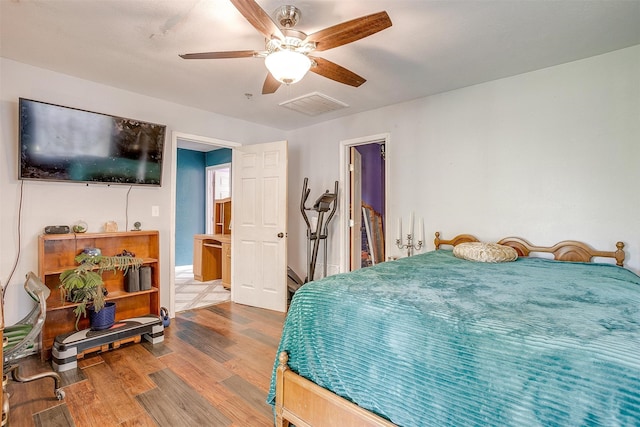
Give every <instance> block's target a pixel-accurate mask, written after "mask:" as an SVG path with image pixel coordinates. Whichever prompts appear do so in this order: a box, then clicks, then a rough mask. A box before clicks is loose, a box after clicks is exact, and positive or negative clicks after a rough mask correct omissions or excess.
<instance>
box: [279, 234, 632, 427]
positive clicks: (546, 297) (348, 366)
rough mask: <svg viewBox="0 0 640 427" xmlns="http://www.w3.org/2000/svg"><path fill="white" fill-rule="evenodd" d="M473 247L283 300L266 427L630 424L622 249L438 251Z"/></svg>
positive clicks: (628, 316) (311, 286)
mask: <svg viewBox="0 0 640 427" xmlns="http://www.w3.org/2000/svg"><path fill="white" fill-rule="evenodd" d="M474 241H476V242H477V241H478V239H476V238H475V237H474V236H472V235H468V234H464V235H459V236H456V237H454V238H453V239H451V240H443V239H441V238H440V234H439V233H436V239H435V246H436V249H437V250H435V251H432V252H428V253H424V254H420V255H416V256H413V257H409V258H402V259H399V260H397V261H393V262H386V263H382V264H379V265H377V266H375V267H370V268H367V269H362V270H358V271H354V272H351V273H346V274H338V275H334V276H330V277H327V278H325V279H322V280H318V281H315V282H311V283H308V284H306V285H304V286H303V287H302V288H301V289H300V290H299V291H298V292H296V294H295V296H294V298H293V300H292V303H291V306H290V308H289V312H288V314H287V319H286V321H285V324H284V328H283V333H282V337H281V341H280V345H279V349H278V356H277V360H276V363H275V364H274V370H273V377H272V382H271V388H270V391H269V396H268V399H267V400H268V402H270V403H271V404H272V405H274V413H275V419H276V425H277V426H288V425H289V424H290V423H291V424H294V425H296V426H297V427H303V426H342V427H348V426H393V425H400V426H456V427H458V426H578V425H580V426H585V425H586V426H588V425H594V426H595V425H611V426H637V425H640V277H638V276H637V275H636V274H634V273H633V272H631V271H629V270H627V269H624V268H621V266H622V264H623V262H624V251H623V248H624V245H623V244H622V243H620V242H619V243H617V244H616V249H615V250H613V251H597V250H594V249H592V248H591V247H590V246H589V245H586V244H584V243H581V242H577V241H565V242H561V243H558V244H557V245H554V246H551V247H541V246H535V245H532V244H530V243H529V242H528V241H527V240H525V239H522V238H518V237H512V238H506V239H502V240H501V241H500V242H499V243H500V244H501V245H505V246H509V247H512V248H514V249H515V250H516V252H517V254H518V256H519V257H518V259H517V260H516V261H514V262H505V263H480V262H471V261H467V260H464V259H460V258H458V257H456V256H454V255H453V252H452V250H451V249H450V248H451V247H452V246H456V245H459V244H461V243H467V242H474ZM538 253H541V254H543V255H546V257H542V258H538V257H533V256H532V255H534V254H538ZM548 257H552V258H553V259H548ZM602 257H607V258H609V257H610V258H613V259H614V260H615V264H617V265H614V264H613V263H604V262H591V261H603V260H601V259H600V258H602ZM566 261H571V262H566Z"/></svg>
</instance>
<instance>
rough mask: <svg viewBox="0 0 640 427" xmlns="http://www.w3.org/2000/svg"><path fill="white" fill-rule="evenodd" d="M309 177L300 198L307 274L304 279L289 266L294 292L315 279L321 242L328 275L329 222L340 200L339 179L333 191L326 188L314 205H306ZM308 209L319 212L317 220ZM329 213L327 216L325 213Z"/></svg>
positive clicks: (292, 291)
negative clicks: (305, 231)
mask: <svg viewBox="0 0 640 427" xmlns="http://www.w3.org/2000/svg"><path fill="white" fill-rule="evenodd" d="M308 182H309V178H305V179H304V184H303V186H302V197H301V199H300V213H302V217H303V218H304V222H305V224H306V225H307V275H306V276H305V278H304V281H303V280H301V279H300V277H298V275H297V274H296V273H295V272H294V271H293V270H291V268H289V269H288V270H289V271H288V276H289V291H291V293H292V294H293V293H294V292H295V291H297V290H298V289H299V288H300V286H302V285H304V284H305V283H307V282H310V281H312V280H313V278H314V276H315V271H316V262H317V260H318V251H319V249H320V243H321V242H322V243H323V250H324V268H323V270H324V271H323V273H324V277H326V276H327V237H328V236H329V223H330V222H331V219H332V218H333V216H334V215H335V213H336V208H337V200H338V181H336V182H335V187H334V190H333V193H330V192H329V190H326V191H325V192H324V193H323V194H322V195H321V196H320V197H319V198H318V200H316V202H315V203H314V204H313V207H310V208H308V207H307V206H306V203H307V199H308V198H309V193H310V192H311V190H310V189H309V188H308V187H307V184H308ZM306 211H314V212H317V213H318V220H317V222H315V221H314V223H313V224H312V222H311V221H310V220H309V217H308V216H307V213H306ZM327 213H328V215H327V216H326V217H325V214H327Z"/></svg>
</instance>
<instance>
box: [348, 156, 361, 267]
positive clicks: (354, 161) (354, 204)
mask: <svg viewBox="0 0 640 427" xmlns="http://www.w3.org/2000/svg"><path fill="white" fill-rule="evenodd" d="M350 152H351V155H350V157H351V159H350V163H349V171H350V172H351V173H350V174H349V175H350V182H351V203H349V215H350V216H351V220H350V221H349V227H351V271H353V270H358V269H359V268H360V267H362V194H361V193H362V182H361V177H362V156H360V153H359V152H358V150H357V149H356V147H351V150H350Z"/></svg>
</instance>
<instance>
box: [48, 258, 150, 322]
mask: <svg viewBox="0 0 640 427" xmlns="http://www.w3.org/2000/svg"><path fill="white" fill-rule="evenodd" d="M75 260H76V262H77V263H78V266H77V267H75V268H72V269H69V270H65V271H63V272H62V273H60V295H61V297H62V299H63V301H65V300H67V301H70V302H72V303H77V304H78V306H77V307H76V308H75V309H74V310H73V313H74V314H75V315H76V324H75V327H76V330H78V322H79V321H80V317H81V316H84V317H87V311H93V312H95V314H96V315H98V314H99V313H100V312H101V311H103V310H108V311H111V310H113V319H111V320H108V321H106V322H105V323H104V324H102V325H93V324H92V326H91V329H93V330H101V329H107V328H110V327H111V326H112V325H113V323H114V319H115V305H114V304H115V303H113V302H106V299H105V295H106V289H105V287H104V280H103V278H102V274H103V273H106V272H112V273H113V274H115V273H116V272H117V271H122V272H123V273H124V274H126V273H127V271H128V270H129V269H136V270H137V269H138V268H140V266H141V265H142V262H143V260H142V258H135V257H133V256H130V255H114V256H103V255H100V254H97V255H96V254H95V253H91V251H90V252H89V253H85V252H83V253H81V254H80V255H78V256H77V257H76V258H75ZM103 316H104V313H103ZM109 322H110V324H109Z"/></svg>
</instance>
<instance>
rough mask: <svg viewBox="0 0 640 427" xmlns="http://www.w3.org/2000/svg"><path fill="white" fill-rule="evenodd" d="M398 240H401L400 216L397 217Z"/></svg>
mask: <svg viewBox="0 0 640 427" xmlns="http://www.w3.org/2000/svg"><path fill="white" fill-rule="evenodd" d="M397 239H398V240H400V241H401V242H402V218H398V237H397Z"/></svg>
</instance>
